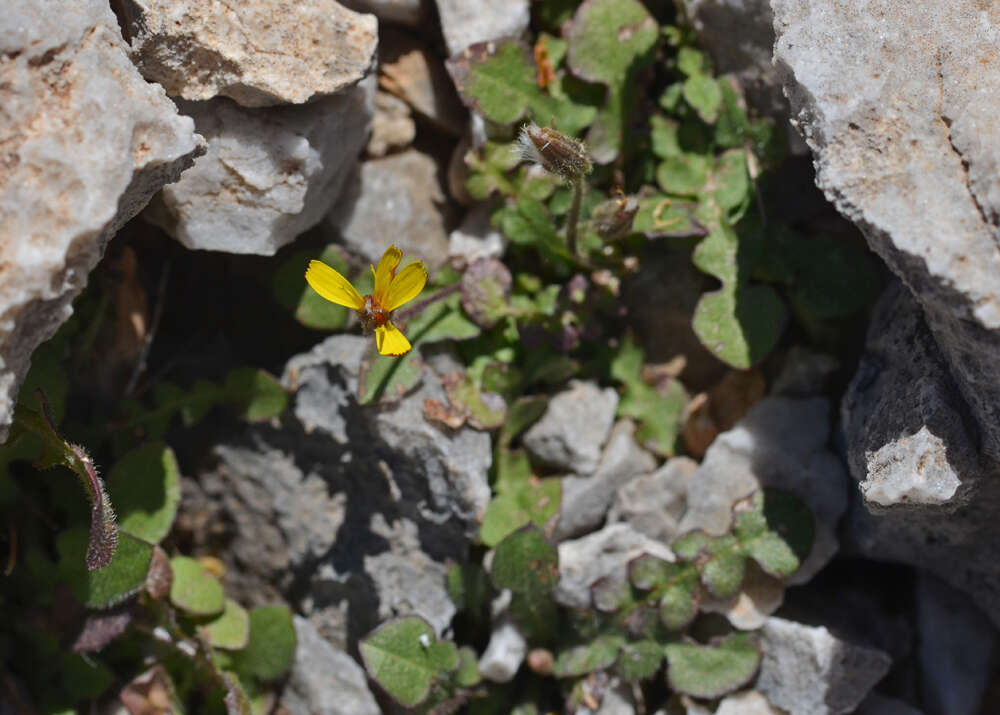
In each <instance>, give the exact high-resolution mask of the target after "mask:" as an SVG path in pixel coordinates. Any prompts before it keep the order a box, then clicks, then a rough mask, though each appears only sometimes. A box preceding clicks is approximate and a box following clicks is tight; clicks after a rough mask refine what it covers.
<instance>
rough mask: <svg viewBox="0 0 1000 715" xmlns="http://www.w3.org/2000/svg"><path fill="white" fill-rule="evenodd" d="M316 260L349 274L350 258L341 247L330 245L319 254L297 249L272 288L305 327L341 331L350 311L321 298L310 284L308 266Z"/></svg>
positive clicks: (278, 273)
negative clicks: (346, 256)
mask: <svg viewBox="0 0 1000 715" xmlns="http://www.w3.org/2000/svg"><path fill="white" fill-rule="evenodd" d="M313 259H316V260H319V261H322V262H323V263H325V264H327V265H328V266H330V267H331V268H333V269H334V270H335V271H337V272H339V273H340V274H341V275H345V276H346V275H347V271H348V265H347V260H346V258H345V256H344V251H343V249H342V248H340V247H339V246H327V247H326V248H325V249H324V250H323V252H322V253H321V254H320V255H319V256H318V257H317V256H316V254H315V253H314V252H313V251H296V252H295V253H294V254H292V255H291V256H289V257H288V259H287V260H285V261H284V262H283V263H282V264H281V265H280V266H279V267H278V270H277V271H275V273H274V278H273V279H272V281H271V290H272V292H273V294H274V297H275V299H276V300H277V301H278V303H280V304H281V305H282V306H284V307H285V308H287V309H288V310H289V311H291V312H292V314H293V315H294V316H295V320H297V321H298V322H299V323H301V324H302V325H304V326H305V327H307V328H312V329H314V330H327V331H330V330H340V329H342V328H343V327H344V326H345V325H347V319H348V317H349V316H350V311H349V310H348V309H347V308H345V307H343V306H341V305H337V304H336V303H331V302H330V301H328V300H326V299H325V298H323V297H321V296H320V295H319V293H317V292H316V291H314V290H313V289H312V288H311V287H310V286H309V284H308V283H306V280H305V274H306V268H307V267H308V265H309V261H311V260H313Z"/></svg>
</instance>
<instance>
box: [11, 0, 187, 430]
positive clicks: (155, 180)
mask: <svg viewBox="0 0 1000 715" xmlns="http://www.w3.org/2000/svg"><path fill="white" fill-rule="evenodd" d="M201 151H202V145H201V141H200V139H199V137H198V136H197V135H196V134H195V133H194V124H193V122H192V121H191V120H190V119H188V118H187V117H182V116H180V115H178V113H177V110H176V108H175V107H174V106H173V104H172V103H171V102H170V100H169V99H167V97H166V95H165V94H164V92H163V89H162V88H161V87H159V86H157V85H152V84H149V83H147V82H146V81H145V80H144V79H143V78H142V77H141V76H140V75H139V73H138V72H137V71H136V70H135V67H134V66H133V65H132V63H131V62H130V61H129V59H128V55H127V53H126V47H125V44H124V43H123V42H122V39H121V34H120V32H119V30H118V24H117V21H116V20H115V16H114V15H113V14H112V12H111V10H110V8H109V7H108V4H107V3H106V2H101V1H100V0H79V1H78V2H73V3H61V2H52V1H48V2H46V1H43V0H34V1H30V0H13V2H7V3H5V4H4V7H3V9H2V10H0V439H5V438H6V434H7V427H8V426H9V424H10V420H11V416H12V412H13V408H14V403H15V401H16V399H17V391H18V389H19V388H20V385H21V381H22V380H23V379H24V375H25V373H26V372H27V371H28V367H29V365H30V357H31V353H32V352H33V351H34V349H35V348H36V347H37V346H38V345H39V344H40V343H42V342H43V341H44V340H46V339H48V338H49V337H51V336H52V335H53V334H54V333H55V332H56V329H57V328H58V327H59V326H60V325H61V324H62V323H63V322H64V321H65V320H67V319H68V318H69V316H70V314H71V313H72V307H71V304H72V302H73V299H74V298H75V297H76V296H77V295H78V294H79V293H80V291H81V290H82V289H83V287H84V286H85V285H86V282H87V276H88V274H89V273H90V271H91V269H92V268H93V267H94V266H95V265H96V264H97V262H98V261H99V260H100V258H101V256H102V255H103V253H104V248H105V246H106V245H107V242H108V241H109V240H110V239H111V237H112V236H113V235H114V234H115V232H116V231H117V230H118V229H119V228H121V226H122V225H123V224H124V223H125V222H126V221H128V220H129V219H130V218H132V217H133V216H134V215H135V214H136V213H138V212H139V211H140V210H141V209H142V207H143V206H145V205H146V202H148V201H149V198H150V197H151V196H152V195H153V194H154V193H155V192H157V191H158V190H159V189H160V188H161V187H162V186H163V185H164V184H166V183H168V182H171V181H175V180H176V179H177V177H178V176H179V175H180V173H181V172H182V171H183V170H184V169H185V168H187V167H188V166H190V165H191V161H192V160H193V158H194V157H195V156H197V154H198V153H199V152H201Z"/></svg>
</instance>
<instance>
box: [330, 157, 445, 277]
mask: <svg viewBox="0 0 1000 715" xmlns="http://www.w3.org/2000/svg"><path fill="white" fill-rule="evenodd" d="M443 201H444V194H443V193H442V192H441V186H440V184H439V183H438V177H437V164H435V162H434V160H433V159H432V158H431V157H429V156H427V155H425V154H421V153H420V152H418V151H415V150H412V149H411V150H409V151H405V152H402V153H401V154H394V155H392V156H387V157H385V158H384V159H374V160H372V161H366V162H364V163H363V164H361V166H360V167H359V168H358V170H357V175H356V176H354V177H352V179H351V181H350V183H349V185H348V188H347V190H346V191H344V194H343V195H342V196H341V197H340V200H339V201H338V202H337V204H336V205H335V206H334V207H333V209H332V210H331V211H330V213H329V214H328V215H327V219H326V220H327V221H328V222H329V223H330V224H331V225H332V226H333V227H334V228H335V229H336V230H337V231H339V233H340V237H341V239H342V240H343V243H344V245H346V246H347V248H348V249H349V250H351V251H353V252H354V253H357V254H358V255H359V256H361V257H362V258H363V259H364V260H365V261H368V262H370V263H378V260H379V258H381V257H382V254H383V253H384V252H385V249H387V248H388V247H389V246H390V245H396V246H397V247H398V248H399V249H400V250H401V251H402V252H403V256H404V257H405V256H408V255H413V256H415V257H417V258H420V259H421V260H422V261H423V262H424V263H426V264H427V267H428V268H431V269H434V268H437V267H438V266H440V265H441V264H443V263H444V262H445V260H447V257H448V235H447V233H446V232H445V230H444V220H443V218H442V216H441V210H440V209H439V208H438V204H440V203H442V202H443Z"/></svg>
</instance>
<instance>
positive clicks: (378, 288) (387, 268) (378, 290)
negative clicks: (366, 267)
mask: <svg viewBox="0 0 1000 715" xmlns="http://www.w3.org/2000/svg"><path fill="white" fill-rule="evenodd" d="M401 260H403V253H402V251H400V250H399V249H398V248H396V247H395V246H389V247H388V248H387V249H385V253H383V254H382V260H380V261H379V262H378V268H376V269H375V290H373V291H372V297H373V298H375V302H376V303H378V304H379V305H381V306H382V307H385V296H386V294H387V293H388V292H389V284H390V283H392V277H393V276H394V275H396V266H398V265H399V262H400V261H401Z"/></svg>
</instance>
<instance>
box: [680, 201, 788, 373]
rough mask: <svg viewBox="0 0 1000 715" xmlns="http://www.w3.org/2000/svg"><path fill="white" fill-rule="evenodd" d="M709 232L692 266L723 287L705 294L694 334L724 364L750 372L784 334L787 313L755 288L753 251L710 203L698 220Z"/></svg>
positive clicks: (767, 290) (771, 294)
mask: <svg viewBox="0 0 1000 715" xmlns="http://www.w3.org/2000/svg"><path fill="white" fill-rule="evenodd" d="M697 219H698V221H699V222H700V223H702V224H703V225H705V226H706V227H707V228H708V229H709V233H708V236H706V237H705V238H704V239H703V240H702V241H701V243H699V244H698V246H697V248H695V251H694V254H693V256H692V260H693V261H694V264H695V265H696V266H697V267H698V268H699V269H700V270H702V271H704V272H705V273H708V274H710V275H713V276H715V277H716V278H718V279H719V281H720V282H721V283H722V287H721V288H719V290H717V291H714V292H711V293H706V294H705V295H703V296H702V297H701V300H699V301H698V305H697V306H696V307H695V314H694V319H693V327H694V332H695V334H696V335H697V336H698V339H699V340H700V341H701V342H702V344H703V345H704V346H705V347H706V348H708V349H709V350H710V351H711V352H712V354H713V355H715V356H716V357H717V358H719V359H720V360H722V361H723V362H725V363H727V364H729V365H731V366H733V367H735V368H738V369H746V368H749V367H751V366H753V365H755V364H756V363H758V362H760V361H761V360H762V359H763V358H764V357H765V356H766V355H767V354H768V353H769V352H770V351H771V349H772V348H773V347H774V346H775V345H776V344H777V342H778V339H779V338H780V337H781V333H782V332H783V331H784V326H785V322H786V320H787V310H786V309H785V306H784V304H783V303H782V302H781V299H780V298H779V297H778V295H777V293H775V291H774V289H772V288H771V287H770V286H767V285H760V284H751V283H749V280H750V272H751V270H752V267H753V262H754V256H753V255H752V254H753V250H752V246H749V245H748V241H745V240H743V239H742V238H741V236H738V235H737V233H736V232H735V231H734V230H733V229H732V227H730V226H729V224H728V223H727V222H726V221H725V220H724V219H723V218H722V216H721V209H720V208H719V206H718V205H717V204H716V203H715V202H714V201H710V202H708V203H706V204H704V205H703V206H702V208H701V209H700V210H699V213H698V215H697Z"/></svg>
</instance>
